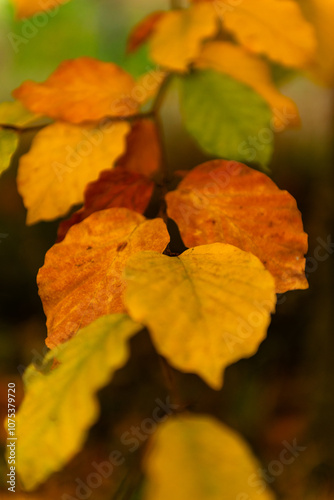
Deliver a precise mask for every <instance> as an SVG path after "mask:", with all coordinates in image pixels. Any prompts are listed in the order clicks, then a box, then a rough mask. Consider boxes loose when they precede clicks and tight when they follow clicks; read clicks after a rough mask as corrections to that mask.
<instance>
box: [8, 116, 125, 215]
mask: <svg viewBox="0 0 334 500" xmlns="http://www.w3.org/2000/svg"><path fill="white" fill-rule="evenodd" d="M129 131H130V126H129V125H128V124H127V123H125V122H121V123H112V124H111V123H109V124H108V125H105V126H104V127H100V128H96V127H94V126H93V125H87V126H85V127H84V126H76V125H70V124H66V123H60V122H58V123H55V124H52V125H49V126H48V127H46V128H45V129H43V130H41V131H40V132H39V133H38V134H37V135H36V137H35V138H34V141H33V144H32V147H31V149H30V151H29V152H28V153H27V154H26V155H24V156H22V157H21V159H20V164H19V171H18V178H17V182H18V190H19V192H20V194H21V195H22V197H23V201H24V204H25V206H26V208H27V209H28V215H27V223H28V224H33V223H35V222H38V221H40V220H52V219H56V218H58V217H60V216H62V215H65V214H66V213H67V212H68V210H69V209H70V208H71V207H72V206H73V205H75V204H78V203H81V202H82V201H83V199H84V190H85V187H86V185H87V184H88V183H89V182H91V181H94V180H96V179H97V178H98V176H99V173H100V172H101V171H102V170H106V169H108V168H111V167H112V166H113V164H114V161H115V160H116V159H117V158H118V157H119V156H120V155H121V154H122V153H123V152H124V150H125V140H126V135H127V133H128V132H129Z"/></svg>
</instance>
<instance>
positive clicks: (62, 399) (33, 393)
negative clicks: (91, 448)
mask: <svg viewBox="0 0 334 500" xmlns="http://www.w3.org/2000/svg"><path fill="white" fill-rule="evenodd" d="M141 329H142V326H141V325H139V324H137V323H134V322H133V321H132V320H131V319H130V318H129V317H128V316H126V315H125V314H114V315H109V316H104V317H103V318H99V319H97V320H96V321H94V323H92V324H91V325H89V326H87V327H86V328H83V329H82V330H80V331H79V332H78V333H77V335H76V337H75V338H73V339H71V340H69V341H68V342H66V343H65V344H63V345H62V346H59V347H58V348H56V349H55V350H53V351H51V352H49V353H48V354H47V355H46V358H45V359H44V362H43V367H42V368H44V367H46V366H47V365H49V364H52V360H53V359H56V360H57V361H58V362H59V364H57V366H56V367H55V368H54V369H53V370H51V371H47V370H46V371H47V373H45V374H44V373H43V370H39V369H37V368H36V367H35V366H34V365H30V366H29V367H28V369H27V374H26V380H27V388H26V395H25V398H24V400H23V403H22V404H21V406H20V409H19V412H18V414H17V439H18V441H17V442H18V446H19V448H18V454H17V471H18V473H19V475H20V478H21V480H22V482H23V485H24V487H25V488H26V489H27V490H32V489H34V488H36V487H37V486H38V485H39V484H40V483H42V482H43V481H45V480H46V479H47V478H48V477H49V475H50V474H51V473H53V472H55V471H58V470H60V469H62V468H63V467H64V465H65V464H66V463H67V462H68V461H69V460H70V459H71V458H72V457H73V456H74V455H75V454H76V453H77V452H78V451H79V450H80V449H81V447H82V446H83V443H84V441H85V440H86V437H87V432H88V429H89V428H90V426H91V425H92V424H94V422H95V421H96V420H97V418H98V416H99V405H98V401H97V398H96V392H97V391H98V390H99V389H101V388H102V387H103V386H105V385H106V384H107V383H108V382H109V381H110V380H111V378H112V376H113V374H114V372H115V371H116V370H117V369H119V368H121V367H122V366H123V365H124V364H125V363H126V361H127V359H128V357H129V349H128V346H127V341H128V339H129V338H130V337H131V336H133V335H134V334H136V333H137V332H138V331H139V330H141Z"/></svg>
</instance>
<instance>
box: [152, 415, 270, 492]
mask: <svg viewBox="0 0 334 500" xmlns="http://www.w3.org/2000/svg"><path fill="white" fill-rule="evenodd" d="M151 439H152V441H151V444H150V447H149V448H148V453H147V455H146V456H145V457H144V472H145V474H146V476H147V484H146V488H145V490H144V500H170V499H171V498H172V499H173V500H274V496H273V494H272V493H271V491H270V489H269V487H268V485H267V483H266V482H265V481H264V480H263V477H262V476H261V469H260V463H259V462H258V461H257V459H256V458H255V456H254V455H253V453H252V452H251V450H250V448H249V446H248V445H247V444H246V443H245V441H244V440H243V439H242V437H241V436H240V435H239V434H238V433H237V432H235V431H234V430H232V429H230V428H229V427H227V426H226V425H224V424H222V423H221V422H219V421H218V420H216V419H214V418H213V417H211V416H206V415H205V416H204V415H190V414H184V415H178V416H176V417H173V416H171V417H170V418H169V419H168V420H167V421H166V422H164V423H162V424H161V425H160V427H159V428H158V430H157V431H156V433H155V434H154V435H153V436H152V438H151Z"/></svg>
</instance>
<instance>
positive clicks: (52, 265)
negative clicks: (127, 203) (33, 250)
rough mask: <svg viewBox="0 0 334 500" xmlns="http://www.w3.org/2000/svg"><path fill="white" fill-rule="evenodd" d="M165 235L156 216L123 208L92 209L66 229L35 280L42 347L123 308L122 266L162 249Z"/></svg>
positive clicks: (167, 236) (59, 340) (51, 345)
mask: <svg viewBox="0 0 334 500" xmlns="http://www.w3.org/2000/svg"><path fill="white" fill-rule="evenodd" d="M168 242H169V235H168V232H167V229H166V226H165V224H164V222H163V221H162V219H154V220H146V219H145V217H143V216H142V215H140V214H137V213H136V212H132V211H130V210H127V209H125V208H109V209H107V210H102V211H100V212H95V213H93V214H92V215H90V216H89V217H88V218H87V219H85V220H84V221H82V222H81V223H80V224H76V225H74V226H72V227H71V228H70V230H69V231H68V233H67V235H66V237H65V239H64V240H63V241H62V242H61V243H58V244H56V245H54V246H53V247H52V248H51V249H50V250H49V251H48V252H47V254H46V257H45V264H44V266H43V267H42V268H41V269H40V270H39V273H38V276H37V283H38V287H39V294H40V297H41V299H42V302H43V308H44V312H45V315H46V317H47V328H48V338H47V341H46V343H47V345H48V347H54V346H56V345H57V344H59V343H61V342H64V341H65V340H67V339H69V338H70V337H72V336H73V335H74V334H75V333H76V332H77V331H78V330H79V329H80V328H82V327H83V326H86V325H88V324H90V323H91V322H92V321H94V320H95V319H97V318H99V317H100V316H104V315H105V314H110V313H116V312H124V305H123V291H124V288H125V282H124V279H123V277H122V273H123V269H124V267H125V264H126V262H127V260H128V258H129V257H130V256H131V255H133V254H135V253H137V252H140V251H141V250H155V251H157V252H162V251H163V250H164V249H165V248H166V246H167V244H168Z"/></svg>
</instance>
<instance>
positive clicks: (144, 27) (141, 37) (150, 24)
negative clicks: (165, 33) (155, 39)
mask: <svg viewBox="0 0 334 500" xmlns="http://www.w3.org/2000/svg"><path fill="white" fill-rule="evenodd" d="M164 14H165V12H164V11H162V10H158V11H156V12H152V14H149V15H148V16H147V17H145V18H144V19H143V20H142V21H140V22H139V23H138V24H136V26H135V27H134V28H133V29H132V31H131V33H130V35H129V38H128V43H127V52H134V51H135V50H137V49H138V47H140V46H141V45H142V44H143V43H145V42H146V40H148V39H149V38H150V36H151V35H152V33H153V31H154V28H155V26H156V24H157V23H158V21H159V20H160V19H161V18H162V16H163V15H164Z"/></svg>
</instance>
